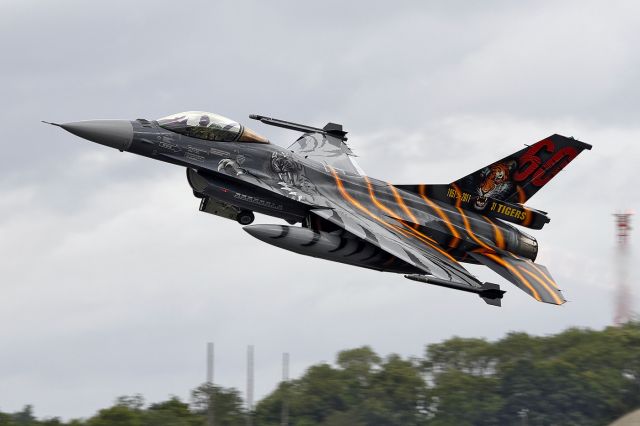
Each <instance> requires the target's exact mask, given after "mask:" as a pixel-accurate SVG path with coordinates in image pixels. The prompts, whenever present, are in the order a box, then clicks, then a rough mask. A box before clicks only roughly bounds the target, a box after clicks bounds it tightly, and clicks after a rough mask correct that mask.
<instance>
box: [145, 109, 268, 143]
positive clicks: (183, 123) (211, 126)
mask: <svg viewBox="0 0 640 426" xmlns="http://www.w3.org/2000/svg"><path fill="white" fill-rule="evenodd" d="M158 124H159V125H160V127H162V128H164V129H167V130H171V131H172V132H176V133H180V134H182V135H186V136H190V137H193V138H198V139H204V140H208V141H216V142H259V143H269V140H268V139H267V138H265V137H263V136H260V135H259V134H257V133H255V132H254V131H253V130H251V129H249V128H247V127H244V126H243V125H241V124H239V123H236V122H235V121H233V120H230V119H228V118H226V117H223V116H221V115H218V114H213V113H210V112H202V111H187V112H181V113H178V114H173V115H169V116H167V117H164V118H160V119H158Z"/></svg>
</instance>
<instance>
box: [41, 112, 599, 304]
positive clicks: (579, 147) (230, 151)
mask: <svg viewBox="0 0 640 426" xmlns="http://www.w3.org/2000/svg"><path fill="white" fill-rule="evenodd" d="M250 118H252V119H255V120H259V121H260V122H262V123H264V124H267V125H272V126H277V127H282V128H285V129H289V130H292V131H295V132H301V133H302V135H301V136H299V138H298V139H297V140H296V141H295V142H294V143H293V144H292V145H291V146H289V147H288V148H283V147H281V146H278V145H276V144H273V143H271V142H270V141H269V140H268V139H267V138H265V137H263V136H261V135H259V134H258V133H256V132H254V131H252V130H250V129H249V128H248V127H245V126H243V125H241V124H239V123H238V122H236V121H233V120H230V119H228V118H225V117H222V116H220V115H217V114H212V113H208V112H200V111H189V112H183V113H179V114H174V115H170V116H167V117H164V118H160V119H158V120H147V119H137V120H133V121H130V120H89V121H79V122H71V123H65V124H56V123H49V124H54V125H56V126H59V127H62V128H63V129H65V130H67V131H68V132H71V133H73V134H74V135H77V136H80V137H81V138H84V139H87V140H89V141H93V142H96V143H98V144H102V145H106V146H108V147H111V148H116V149H118V150H120V151H128V152H132V153H134V154H138V155H142V156H144V157H149V158H152V159H155V160H160V161H164V162H167V163H172V164H175V165H178V166H182V167H185V168H186V173H187V180H188V182H189V185H190V186H191V188H192V190H193V194H194V195H195V196H196V197H197V198H199V199H200V211H202V212H206V213H211V214H213V215H217V216H221V217H223V218H227V219H232V220H235V221H237V222H239V223H240V224H241V225H243V226H244V228H243V229H244V230H245V231H247V232H248V233H249V234H250V235H252V236H254V237H255V238H258V239H259V240H262V241H264V242H266V243H269V244H271V245H274V246H276V247H280V248H283V249H286V250H290V251H293V252H296V253H300V254H304V255H307V256H312V257H317V258H322V259H327V260H330V261H334V262H341V263H346V264H349V265H354V266H360V267H363V268H369V269H374V270H377V271H385V272H393V273H399V274H404V276H405V277H406V278H408V279H411V280H414V281H418V282H422V283H427V284H432V285H437V286H443V287H448V288H451V289H455V290H461V291H465V292H469V293H475V294H477V295H479V296H480V297H481V298H482V299H483V300H484V301H485V302H486V303H488V304H490V305H494V306H500V305H501V299H502V298H503V295H504V293H505V291H504V290H501V289H500V286H499V285H498V284H495V283H491V282H483V281H481V280H479V279H478V278H476V277H475V276H474V275H472V274H471V273H470V272H469V271H468V270H467V269H465V268H464V266H463V265H462V263H472V264H481V265H485V266H487V267H489V268H490V269H492V270H493V271H495V272H497V273H498V274H499V275H501V276H502V277H504V278H505V279H506V280H507V281H509V282H511V283H513V284H514V285H515V286H517V287H518V288H520V289H521V290H523V291H524V292H526V293H527V294H529V295H530V296H532V297H533V298H534V299H536V300H537V301H540V302H545V303H550V304H555V305H561V304H563V303H564V302H565V298H564V296H563V295H562V292H561V291H560V289H559V288H558V285H557V284H556V282H555V280H554V279H553V278H552V277H551V274H550V273H549V271H548V270H547V268H546V267H544V266H543V265H540V264H537V263H535V262H534V261H535V259H536V256H537V254H538V243H537V241H536V239H535V238H534V237H532V236H530V235H528V234H527V233H525V232H523V231H522V230H521V229H520V228H517V227H516V226H513V225H518V226H520V227H525V228H531V229H541V228H542V227H543V226H544V225H545V224H546V223H548V222H549V217H548V215H547V213H546V212H544V211H541V210H536V209H533V208H531V207H528V206H526V205H525V203H526V202H527V201H528V200H529V199H530V198H531V197H532V196H533V195H535V194H536V192H538V190H539V189H540V188H542V187H543V186H544V185H546V184H547V183H548V182H549V181H550V180H551V179H552V178H553V177H554V176H556V174H558V172H560V170H562V169H563V168H564V167H565V166H566V165H567V164H569V163H570V162H571V160H573V159H574V158H575V157H576V156H577V155H578V154H579V153H580V152H582V151H583V150H585V149H591V145H589V144H586V143H584V142H580V141H578V140H576V139H574V138H568V137H564V136H560V135H557V134H554V135H552V136H549V137H548V138H545V139H543V140H541V141H539V142H537V143H535V144H533V145H530V146H526V147H525V148H524V149H521V150H519V151H517V152H515V153H514V154H511V155H508V156H506V157H505V158H503V159H501V160H498V161H496V162H494V163H492V164H489V165H487V166H485V167H482V168H480V169H479V170H477V171H475V172H473V173H471V174H469V175H467V176H464V177H462V178H460V179H458V180H456V181H454V182H451V183H449V184H440V185H431V184H414V185H395V184H391V183H389V182H385V181H382V180H378V179H374V178H372V177H369V176H367V175H366V174H365V173H364V172H363V171H362V170H361V169H360V167H359V166H358V165H357V163H356V162H355V160H354V154H353V153H352V151H351V149H350V148H349V147H348V146H347V143H346V142H347V137H346V134H347V132H346V131H344V130H343V128H342V126H341V125H339V124H335V123H328V124H327V125H325V126H324V127H322V128H318V127H312V126H308V125H303V124H297V123H292V122H289V121H283V120H278V119H274V118H270V117H265V116H262V115H251V116H250ZM399 148H401V147H399ZM254 212H257V213H262V214H264V215H268V216H272V217H275V218H279V219H284V220H285V221H286V222H288V223H289V225H284V224H259V225H251V223H252V222H253V220H254Z"/></svg>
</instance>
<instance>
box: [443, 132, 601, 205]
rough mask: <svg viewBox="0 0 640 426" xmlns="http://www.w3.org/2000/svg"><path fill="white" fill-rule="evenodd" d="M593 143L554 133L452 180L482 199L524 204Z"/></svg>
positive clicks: (463, 189)
mask: <svg viewBox="0 0 640 426" xmlns="http://www.w3.org/2000/svg"><path fill="white" fill-rule="evenodd" d="M585 149H591V145H589V144H586V143H584V142H580V141H578V140H576V139H573V138H567V137H564V136H560V135H552V136H549V137H548V138H546V139H543V140H541V141H540V142H536V143H535V144H533V145H531V146H528V147H526V148H524V149H522V150H520V151H518V152H516V153H514V154H511V155H509V156H508V157H505V158H503V159H502V160H499V161H496V162H495V163H493V164H490V165H488V166H486V167H483V168H482V169H480V170H478V171H475V172H473V173H471V174H470V175H468V176H465V177H463V178H462V179H459V180H457V181H455V182H453V183H452V185H453V184H455V185H457V186H458V187H459V188H460V189H462V191H464V192H467V193H469V194H471V195H472V196H474V197H478V198H480V199H481V200H486V199H487V198H489V197H490V198H493V199H497V200H502V201H507V202H511V203H519V204H524V203H525V202H526V201H527V200H528V199H529V198H531V197H533V195H534V194H535V193H536V192H538V190H540V188H542V187H543V186H544V185H546V184H547V183H548V182H549V181H550V180H551V179H553V177H554V176H555V175H556V174H558V172H559V171H560V170H562V169H563V168H564V167H565V166H566V165H567V164H569V163H570V162H571V160H573V159H574V158H575V157H576V156H577V155H578V154H580V152H582V151H583V150H585Z"/></svg>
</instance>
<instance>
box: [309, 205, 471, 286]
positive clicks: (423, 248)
mask: <svg viewBox="0 0 640 426" xmlns="http://www.w3.org/2000/svg"><path fill="white" fill-rule="evenodd" d="M311 212H312V213H313V214H315V215H317V216H320V217H321V218H323V219H325V220H328V221H329V222H331V223H333V224H335V225H337V226H339V227H340V228H342V229H345V230H346V231H347V232H349V233H351V234H353V235H355V236H357V237H359V238H361V239H363V240H365V241H367V242H368V243H371V244H373V245H375V246H377V247H379V248H380V249H382V250H384V251H386V252H388V253H390V254H392V255H394V256H395V257H397V258H399V259H402V260H403V261H405V262H407V263H408V264H410V265H412V266H414V267H416V268H418V269H420V270H422V271H424V273H425V274H427V275H430V276H433V277H435V278H437V279H438V280H439V281H440V280H441V281H446V282H450V283H452V284H454V285H453V286H450V287H454V288H458V289H460V290H463V289H465V288H467V289H468V290H467V291H472V292H476V293H479V292H480V290H482V289H483V284H482V283H481V282H480V281H478V279H477V278H476V277H474V276H473V275H471V273H470V272H469V271H467V270H466V269H465V268H464V267H463V266H462V265H460V263H458V262H457V261H456V260H455V259H454V258H453V257H451V256H449V254H448V253H446V252H445V251H444V250H443V249H442V248H440V247H439V246H438V245H437V243H435V242H432V241H429V240H430V239H429V238H428V237H426V236H425V235H424V234H422V235H419V234H420V232H419V231H416V230H415V229H413V228H411V227H404V226H401V225H398V224H396V223H394V222H391V221H390V222H386V221H385V220H384V219H382V218H378V219H377V220H376V219H373V218H368V217H365V216H360V215H357V216H356V215H354V214H352V213H350V212H348V211H347V210H345V209H342V208H339V207H337V208H332V209H328V208H327V209H313V210H311ZM425 237H426V238H425ZM424 282H427V281H424ZM437 285H444V286H447V285H445V284H442V283H440V284H437ZM460 287H462V288H460Z"/></svg>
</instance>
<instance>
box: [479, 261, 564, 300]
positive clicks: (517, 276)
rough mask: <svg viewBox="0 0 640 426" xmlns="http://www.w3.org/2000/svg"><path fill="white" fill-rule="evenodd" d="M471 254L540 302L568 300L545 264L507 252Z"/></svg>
mask: <svg viewBox="0 0 640 426" xmlns="http://www.w3.org/2000/svg"><path fill="white" fill-rule="evenodd" d="M469 255H470V256H471V257H473V258H474V259H475V260H477V261H478V262H480V263H481V264H483V265H485V266H488V267H489V268H491V269H492V270H493V271H495V272H497V273H498V274H500V275H501V276H502V277H503V278H505V279H506V280H508V281H509V282H511V283H513V284H515V285H516V286H517V287H518V288H520V289H521V290H523V291H524V292H525V293H528V294H529V295H531V296H532V297H533V298H534V299H536V300H537V301H539V302H544V303H551V304H553V305H562V304H563V303H564V302H566V300H565V298H564V297H563V295H562V292H561V291H560V289H559V288H558V285H557V284H556V282H555V281H554V280H553V278H551V275H550V274H549V271H548V270H547V268H546V267H544V266H543V265H538V264H536V263H533V262H532V261H531V260H529V259H523V258H521V257H518V256H516V255H514V254H511V253H505V252H502V253H489V252H470V253H469Z"/></svg>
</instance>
